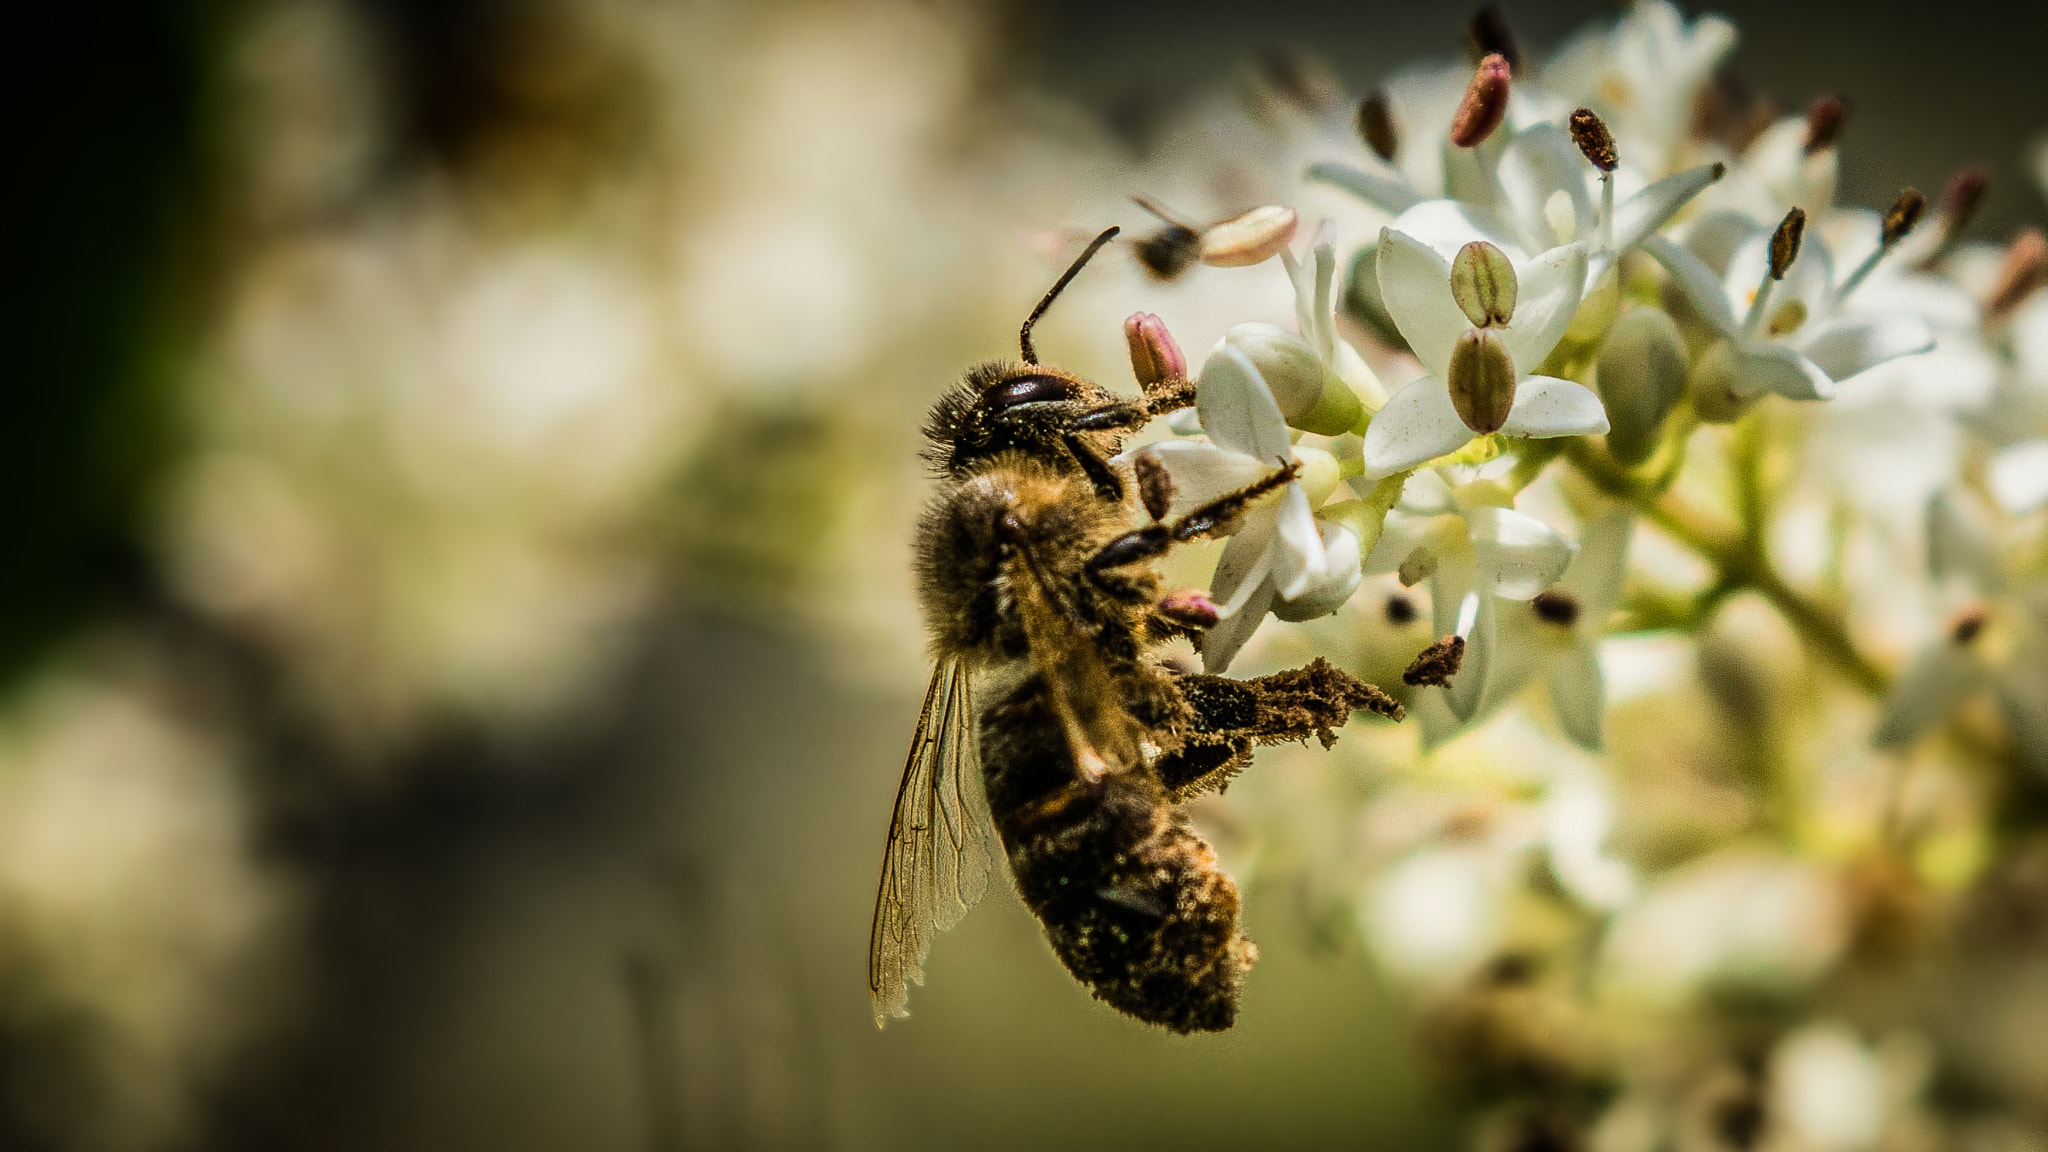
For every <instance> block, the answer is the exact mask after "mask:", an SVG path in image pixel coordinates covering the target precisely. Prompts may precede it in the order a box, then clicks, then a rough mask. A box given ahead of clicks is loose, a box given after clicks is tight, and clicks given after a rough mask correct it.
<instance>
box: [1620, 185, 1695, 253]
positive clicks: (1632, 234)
mask: <svg viewBox="0 0 2048 1152" xmlns="http://www.w3.org/2000/svg"><path fill="white" fill-rule="evenodd" d="M1719 167H1720V165H1718V164H1706V165H1702V166H1700V167H1698V168H1688V169H1686V170H1685V171H1683V172H1679V173H1676V174H1674V175H1670V176H1666V177H1665V178H1663V179H1662V180H1659V181H1657V182H1656V183H1655V184H1652V185H1650V186H1649V187H1647V188H1644V189H1643V190H1642V191H1640V192H1637V193H1636V194H1635V195H1633V196H1631V197H1629V198H1628V199H1627V200H1624V201H1622V202H1621V203H1620V204H1617V205H1615V208H1614V250H1615V251H1616V252H1626V251H1628V250H1629V249H1631V248H1633V247H1635V246H1636V245H1638V244H1640V243H1642V242H1643V238H1644V237H1645V236H1648V235H1649V234H1650V233H1652V232H1655V231H1656V230H1657V229H1659V228H1662V227H1663V226H1664V225H1665V223H1666V222H1667V221H1669V220H1670V219H1671V218H1672V217H1673V216H1675V215H1677V213H1678V210H1679V209H1680V208H1683V207H1685V206H1686V204H1687V203H1688V202H1689V201H1691V199H1692V198H1693V197H1695V196H1697V195H1699V194H1700V191H1701V190H1702V189H1704V188H1706V187H1707V186H1708V185H1709V184H1712V183H1713V182H1714V181H1715V180H1718V179H1720V175H1719V173H1718V172H1717V171H1716V169H1718V168H1719Z"/></svg>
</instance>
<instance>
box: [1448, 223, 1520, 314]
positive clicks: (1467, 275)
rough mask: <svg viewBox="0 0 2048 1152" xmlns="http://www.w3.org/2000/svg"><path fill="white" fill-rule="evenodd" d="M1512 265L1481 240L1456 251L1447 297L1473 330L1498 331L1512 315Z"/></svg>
mask: <svg viewBox="0 0 2048 1152" xmlns="http://www.w3.org/2000/svg"><path fill="white" fill-rule="evenodd" d="M1518 287H1519V285H1518V283H1517V281H1516V280H1515V266H1514V265H1513V264H1512V263H1510V262H1509V261H1508V254H1507V253H1505V252H1503V251H1501V250H1500V249H1498V248H1496V247H1494V246H1493V245H1491V244H1488V243H1487V242H1486V241H1484V240H1474V241H1472V242H1471V243H1470V244H1467V245H1465V246H1464V247H1463V248H1460V249H1458V255H1457V257H1456V258H1455V259H1453V260H1452V261H1451V298H1452V299H1454V300H1456V301H1457V302H1458V308H1459V309H1460V310H1461V311H1463V312H1464V313H1465V318H1466V319H1468V320H1470V321H1472V326H1473V327H1475V328H1499V327H1502V326H1504V325H1506V324H1507V322H1508V321H1509V320H1511V319H1513V318H1514V315H1515V294H1516V291H1517V289H1518Z"/></svg>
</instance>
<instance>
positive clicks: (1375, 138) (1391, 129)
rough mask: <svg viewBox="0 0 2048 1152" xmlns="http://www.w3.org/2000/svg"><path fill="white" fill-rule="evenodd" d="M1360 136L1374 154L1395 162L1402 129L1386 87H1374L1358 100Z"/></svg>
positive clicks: (1389, 161)
mask: <svg viewBox="0 0 2048 1152" xmlns="http://www.w3.org/2000/svg"><path fill="white" fill-rule="evenodd" d="M1358 138H1359V139H1361V140H1363V141H1365V146H1366V147H1368V148H1370V149H1372V152H1373V155H1375V156H1378V157H1379V158H1380V159H1382V160H1385V161H1386V162H1387V163H1389V164H1391V163H1393V162H1394V154H1395V153H1396V152H1398V151H1400V148H1401V130H1400V128H1399V126H1398V125H1396V124H1395V123H1394V106H1393V105H1392V104H1391V103H1390V102H1389V101H1388V100H1387V92H1386V89H1384V88H1378V89H1374V90H1373V93H1372V95H1370V96H1367V97H1366V98H1365V99H1363V100H1360V101H1359V102H1358Z"/></svg>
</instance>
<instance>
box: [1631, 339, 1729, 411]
mask: <svg viewBox="0 0 2048 1152" xmlns="http://www.w3.org/2000/svg"><path fill="white" fill-rule="evenodd" d="M1685 385H1686V392H1687V394H1688V396H1689V397H1690V399H1691V400H1692V408H1693V411H1694V412H1696V413H1698V414H1699V418H1700V419H1701V420H1704V421H1706V422H1707V423H1709V424H1728V423H1731V422H1733V421H1734V420H1735V419H1737V418H1738V417H1740V416H1741V415H1742V414H1743V413H1744V412H1747V411H1749V407H1750V404H1751V403H1752V402H1753V401H1754V400H1755V399H1756V397H1755V396H1754V395H1752V394H1751V393H1750V392H1748V391H1747V390H1746V389H1744V388H1743V385H1742V361H1741V354H1740V353H1739V352H1738V351H1737V349H1736V347H1735V344H1734V342H1733V341H1729V340H1721V341H1718V342H1716V343H1715V344H1714V346H1713V347H1712V348H1709V349H1707V352H1706V355H1704V356H1701V357H1700V360H1699V363H1697V364H1695V365H1693V369H1692V373H1691V375H1690V376H1688V377H1687V378H1686V382H1685ZM1613 419H1614V418H1613V417H1612V416H1609V417H1608V421H1609V423H1610V424H1611V423H1612V422H1613Z"/></svg>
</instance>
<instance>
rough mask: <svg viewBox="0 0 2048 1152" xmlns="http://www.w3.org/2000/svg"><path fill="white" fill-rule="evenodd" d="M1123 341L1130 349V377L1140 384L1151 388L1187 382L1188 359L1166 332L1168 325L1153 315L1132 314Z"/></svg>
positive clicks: (1171, 334)
mask: <svg viewBox="0 0 2048 1152" xmlns="http://www.w3.org/2000/svg"><path fill="white" fill-rule="evenodd" d="M1124 339H1125V340H1126V341H1127V342H1129V344H1130V346H1131V374H1132V375H1133V376H1136V377H1137V378H1138V383H1139V384H1141V385H1143V386H1145V387H1147V388H1150V387H1151V386H1153V385H1154V384H1158V383H1161V382H1162V381H1166V380H1183V379H1186V378H1187V374H1188V359H1187V357H1186V356H1183V355H1181V351H1180V345H1178V344H1176V343H1174V342H1173V333H1171V332H1168V331H1167V330H1166V321H1164V320H1161V319H1160V318H1159V317H1157V316H1154V315H1152V314H1151V313H1150V312H1133V313H1131V315H1130V318H1129V319H1127V320H1125V321H1124Z"/></svg>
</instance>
